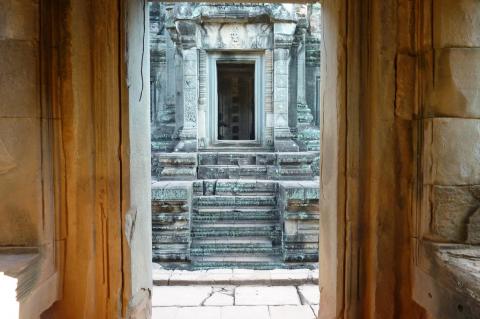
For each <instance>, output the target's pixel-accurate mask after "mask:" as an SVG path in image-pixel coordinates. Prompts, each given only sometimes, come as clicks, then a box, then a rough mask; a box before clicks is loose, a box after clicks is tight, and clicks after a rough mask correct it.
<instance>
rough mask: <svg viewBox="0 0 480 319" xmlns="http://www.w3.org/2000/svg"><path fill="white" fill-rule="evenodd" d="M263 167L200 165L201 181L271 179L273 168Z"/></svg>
mask: <svg viewBox="0 0 480 319" xmlns="http://www.w3.org/2000/svg"><path fill="white" fill-rule="evenodd" d="M269 167H270V166H263V165H199V166H198V178H199V179H218V178H220V179H271V178H269V176H268V172H269V171H271V170H272V169H273V168H269ZM272 167H273V166H272Z"/></svg>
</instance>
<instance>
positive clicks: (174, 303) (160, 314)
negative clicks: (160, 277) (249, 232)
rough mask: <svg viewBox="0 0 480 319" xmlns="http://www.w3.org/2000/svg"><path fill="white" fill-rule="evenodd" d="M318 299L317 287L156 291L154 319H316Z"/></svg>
mask: <svg viewBox="0 0 480 319" xmlns="http://www.w3.org/2000/svg"><path fill="white" fill-rule="evenodd" d="M240 273H241V272H240ZM319 297H320V294H319V290H318V286H316V285H302V286H232V285H220V286H210V285H209V286H199V285H193V286H164V287H153V296H152V304H153V309H152V318H153V319H183V318H189V319H191V318H194V319H202V318H208V319H220V318H221V319H236V318H239V319H289V318H292V319H314V318H316V314H318V302H319V300H320V298H319Z"/></svg>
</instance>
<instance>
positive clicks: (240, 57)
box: [200, 51, 265, 149]
mask: <svg viewBox="0 0 480 319" xmlns="http://www.w3.org/2000/svg"><path fill="white" fill-rule="evenodd" d="M218 61H224V62H232V63H235V62H240V63H252V62H253V64H254V65H255V84H254V86H255V92H254V94H255V140H244V141H242V140H238V141H236V140H218V93H217V91H218V87H217V85H218V82H217V62H218ZM207 65H208V66H207V76H206V79H208V80H206V79H204V80H205V81H208V94H207V96H208V99H207V105H208V107H207V110H208V111H207V114H206V115H207V116H206V119H205V125H206V128H207V130H206V133H207V141H208V144H207V149H208V148H209V147H215V148H216V147H226V148H229V147H244V146H248V147H261V146H263V145H264V130H263V128H264V127H265V108H264V104H265V103H264V95H265V93H264V92H265V83H264V78H265V74H264V73H265V66H264V52H263V51H262V52H255V51H250V52H245V51H207ZM200 86H202V83H200Z"/></svg>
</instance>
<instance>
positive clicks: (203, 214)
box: [192, 208, 278, 223]
mask: <svg viewBox="0 0 480 319" xmlns="http://www.w3.org/2000/svg"><path fill="white" fill-rule="evenodd" d="M192 220H193V222H195V223H205V222H208V223H211V222H218V221H226V220H230V221H249V220H251V221H273V220H278V211H277V210H276V209H235V210H225V209H223V208H218V209H212V208H211V209H195V210H194V212H193V214H192Z"/></svg>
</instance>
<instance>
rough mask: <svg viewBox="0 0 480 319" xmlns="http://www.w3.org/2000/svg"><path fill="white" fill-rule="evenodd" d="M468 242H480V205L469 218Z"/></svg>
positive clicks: (475, 243) (476, 243)
mask: <svg viewBox="0 0 480 319" xmlns="http://www.w3.org/2000/svg"><path fill="white" fill-rule="evenodd" d="M467 242H468V243H469V244H474V245H478V244H480V205H479V208H478V209H477V210H476V211H475V212H474V213H473V214H471V215H470V218H469V219H468V229H467Z"/></svg>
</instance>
